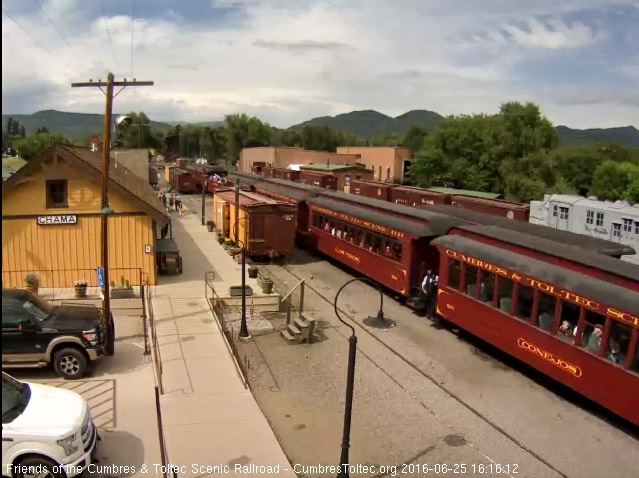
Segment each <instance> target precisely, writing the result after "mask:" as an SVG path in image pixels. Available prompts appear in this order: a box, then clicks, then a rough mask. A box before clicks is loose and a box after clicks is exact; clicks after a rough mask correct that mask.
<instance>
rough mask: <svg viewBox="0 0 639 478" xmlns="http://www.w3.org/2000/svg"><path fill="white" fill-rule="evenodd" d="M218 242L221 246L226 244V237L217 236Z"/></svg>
mask: <svg viewBox="0 0 639 478" xmlns="http://www.w3.org/2000/svg"><path fill="white" fill-rule="evenodd" d="M217 242H218V243H219V244H220V245H221V244H224V236H221V235H219V234H218V236H217Z"/></svg>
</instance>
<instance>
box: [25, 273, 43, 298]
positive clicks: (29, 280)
mask: <svg viewBox="0 0 639 478" xmlns="http://www.w3.org/2000/svg"><path fill="white" fill-rule="evenodd" d="M24 285H25V287H26V289H27V290H28V291H29V292H32V293H33V294H36V295H37V294H38V287H40V279H39V278H38V276H37V275H35V274H33V273H31V274H27V277H25V278H24Z"/></svg>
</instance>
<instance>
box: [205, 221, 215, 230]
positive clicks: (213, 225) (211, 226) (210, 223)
mask: <svg viewBox="0 0 639 478" xmlns="http://www.w3.org/2000/svg"><path fill="white" fill-rule="evenodd" d="M206 228H207V229H208V230H209V232H213V229H215V224H214V223H212V222H207V223H206Z"/></svg>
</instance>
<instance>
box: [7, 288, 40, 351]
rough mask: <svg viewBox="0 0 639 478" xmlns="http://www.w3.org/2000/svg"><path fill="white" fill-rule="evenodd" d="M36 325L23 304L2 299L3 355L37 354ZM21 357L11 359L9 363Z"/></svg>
mask: <svg viewBox="0 0 639 478" xmlns="http://www.w3.org/2000/svg"><path fill="white" fill-rule="evenodd" d="M36 330H37V329H36V324H35V320H34V318H33V316H32V315H31V314H29V313H28V312H27V311H26V310H25V309H24V307H23V306H22V302H21V301H19V300H16V299H13V298H4V297H3V298H2V355H3V356H5V355H9V356H11V355H14V354H20V355H23V354H32V353H34V352H36V351H37V350H36V348H35V343H36ZM15 360H20V357H13V358H11V357H9V361H15Z"/></svg>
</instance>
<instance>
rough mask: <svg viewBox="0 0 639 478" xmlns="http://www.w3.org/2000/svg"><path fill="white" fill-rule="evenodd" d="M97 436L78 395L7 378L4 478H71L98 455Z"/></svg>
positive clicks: (4, 383)
mask: <svg viewBox="0 0 639 478" xmlns="http://www.w3.org/2000/svg"><path fill="white" fill-rule="evenodd" d="M98 440H99V437H98V431H97V428H96V427H95V425H94V423H93V419H92V418H91V411H90V409H89V404H88V403H87V401H86V400H85V399H84V398H82V397H81V396H80V395H79V394H77V393H76V392H73V391H71V390H64V389H62V388H56V387H51V386H47V385H40V384H36V383H24V382H19V381H18V380H16V379H14V378H13V377H11V376H9V375H7V374H6V373H4V372H2V475H3V476H5V477H9V478H27V477H37V478H44V477H46V478H72V477H74V476H77V475H80V474H82V473H83V472H84V471H85V470H86V468H87V466H88V465H89V464H90V463H91V461H92V457H93V456H94V454H95V451H96V447H97V442H98Z"/></svg>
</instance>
